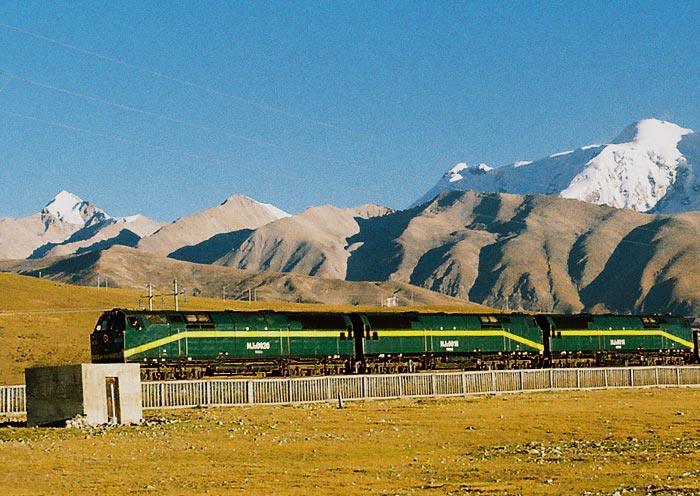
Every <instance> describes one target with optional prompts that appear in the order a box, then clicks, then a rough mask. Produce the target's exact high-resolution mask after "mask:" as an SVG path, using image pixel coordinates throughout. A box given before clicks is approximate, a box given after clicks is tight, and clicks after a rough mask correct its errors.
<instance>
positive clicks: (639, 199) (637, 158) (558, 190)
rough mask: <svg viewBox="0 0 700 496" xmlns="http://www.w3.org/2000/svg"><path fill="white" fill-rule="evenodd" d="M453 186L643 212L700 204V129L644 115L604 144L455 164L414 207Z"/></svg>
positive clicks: (691, 207)
mask: <svg viewBox="0 0 700 496" xmlns="http://www.w3.org/2000/svg"><path fill="white" fill-rule="evenodd" d="M452 190H458V191H459V190H474V191H484V192H506V193H515V194H521V195H524V194H546V195H559V196H562V197H564V198H572V199H578V200H582V201H586V202H589V203H595V204H599V205H608V206H611V207H615V208H628V209H632V210H636V211H639V212H656V213H677V212H684V211H690V210H700V134H699V133H695V132H693V131H692V130H691V129H685V128H682V127H680V126H678V125H676V124H673V123H671V122H665V121H660V120H657V119H646V120H642V121H640V122H637V123H635V124H632V125H631V126H629V127H627V128H626V129H625V130H623V131H622V133H620V135H619V136H618V137H617V138H615V139H614V140H613V141H612V142H611V143H609V144H606V145H589V146H584V147H581V148H579V149H577V150H570V151H565V152H561V153H556V154H554V155H550V156H549V157H545V158H543V159H540V160H536V161H534V162H527V161H522V162H515V163H513V164H510V165H506V166H502V167H495V168H492V167H489V166H487V165H485V164H480V165H477V166H469V165H467V164H465V163H461V164H457V165H456V166H455V167H453V168H451V169H450V170H449V171H447V173H446V174H445V175H444V176H443V177H442V179H441V180H440V181H439V182H438V183H437V184H436V185H435V186H434V187H433V188H432V189H430V190H429V191H428V192H427V193H426V194H425V195H423V196H422V197H421V198H420V199H419V200H418V201H416V202H415V203H414V206H415V205H420V204H422V203H425V202H427V201H430V200H431V199H432V198H434V197H435V196H437V195H438V194H439V193H441V192H442V191H452Z"/></svg>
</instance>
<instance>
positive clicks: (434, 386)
mask: <svg viewBox="0 0 700 496" xmlns="http://www.w3.org/2000/svg"><path fill="white" fill-rule="evenodd" d="M430 386H431V389H432V391H431V393H432V394H431V396H437V376H436V375H435V372H433V373H432V374H430Z"/></svg>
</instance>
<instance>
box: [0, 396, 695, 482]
mask: <svg viewBox="0 0 700 496" xmlns="http://www.w3.org/2000/svg"><path fill="white" fill-rule="evenodd" d="M148 416H149V418H150V419H151V420H154V422H152V423H150V424H148V425H144V426H132V427H116V428H111V429H105V430H97V431H90V432H88V431H81V430H77V429H27V428H21V427H16V426H10V425H5V426H4V427H0V466H2V467H3V469H2V471H0V487H1V488H3V489H4V494H13V495H24V494H53V495H69V494H70V495H72V494H165V493H167V494H173V495H192V494H246V495H249V494H280V495H300V496H307V495H309V494H324V495H327V494H332V495H351V496H352V495H368V494H389V495H393V494H398V495H446V494H455V495H456V494H460V495H465V494H488V495H505V494H508V495H515V494H524V495H563V494H566V495H585V494H589V495H592V494H606V495H610V494H614V493H615V492H619V493H620V494H623V493H627V494H654V495H687V494H700V389H697V388H668V389H661V388H655V389H644V390H599V391H588V392H580V391H578V392H557V393H554V392H551V393H531V394H521V395H503V396H482V397H476V398H455V399H442V400H435V399H424V400H418V399H414V400H396V401H376V402H346V403H345V406H344V408H342V409H339V408H338V407H337V405H336V404H334V403H329V404H318V405H305V406H270V407H256V408H210V409H192V410H178V411H168V412H153V413H150V414H149V415H148Z"/></svg>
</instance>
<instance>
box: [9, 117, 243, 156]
mask: <svg viewBox="0 0 700 496" xmlns="http://www.w3.org/2000/svg"><path fill="white" fill-rule="evenodd" d="M0 114H5V115H9V116H12V117H18V118H20V119H25V120H29V121H33V122H39V123H41V124H45V125H47V126H54V127H58V128H61V129H67V130H69V131H77V132H81V133H86V134H90V135H92V136H97V137H100V138H106V139H110V140H113V141H119V142H121V143H127V144H129V145H138V146H143V147H146V148H151V149H154V150H158V151H161V152H167V153H172V154H176V155H184V156H187V157H190V158H196V159H198V160H206V161H209V162H213V163H217V164H221V165H232V163H231V162H228V161H226V160H221V159H218V158H215V157H209V156H206V155H200V154H197V153H191V152H188V151H186V150H180V149H177V148H169V147H165V146H161V145H153V144H150V143H145V142H143V141H137V140H132V139H130V138H124V137H122V136H117V135H115V134H106V133H98V132H96V131H91V130H89V129H85V128H81V127H77V126H73V125H70V124H65V123H63V122H57V121H48V120H45V119H40V118H38V117H34V116H31V115H26V114H20V113H18V112H13V111H11V110H7V109H3V108H1V107H0Z"/></svg>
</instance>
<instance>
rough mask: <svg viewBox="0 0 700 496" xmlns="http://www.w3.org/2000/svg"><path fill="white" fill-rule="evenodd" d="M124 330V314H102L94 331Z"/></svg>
mask: <svg viewBox="0 0 700 496" xmlns="http://www.w3.org/2000/svg"><path fill="white" fill-rule="evenodd" d="M125 328H126V327H125V319H124V314H123V313H121V312H114V313H105V314H102V317H100V320H99V321H98V322H97V325H96V326H95V330H96V331H123V330H124V329H125Z"/></svg>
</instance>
